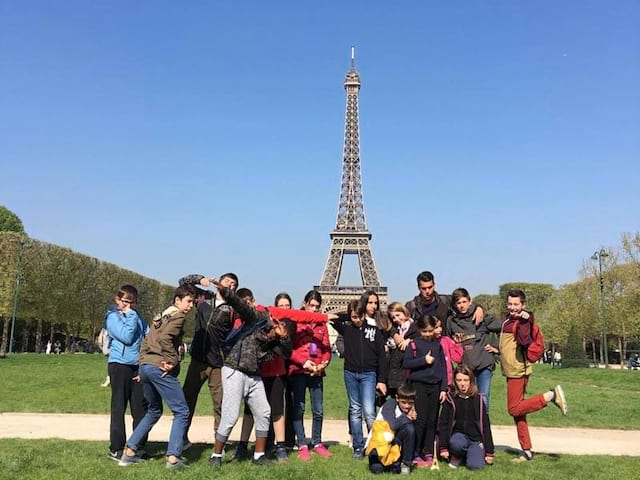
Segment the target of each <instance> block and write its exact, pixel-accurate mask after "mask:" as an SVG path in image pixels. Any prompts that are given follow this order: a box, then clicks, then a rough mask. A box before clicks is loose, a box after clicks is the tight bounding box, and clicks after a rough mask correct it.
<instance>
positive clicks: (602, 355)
mask: <svg viewBox="0 0 640 480" xmlns="http://www.w3.org/2000/svg"><path fill="white" fill-rule="evenodd" d="M600 363H604V342H603V341H602V337H600ZM606 367H607V366H606V365H605V368H606Z"/></svg>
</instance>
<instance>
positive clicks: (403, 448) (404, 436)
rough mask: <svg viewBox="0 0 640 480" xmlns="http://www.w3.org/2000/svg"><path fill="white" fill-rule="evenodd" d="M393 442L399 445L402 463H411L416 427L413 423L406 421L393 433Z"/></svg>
mask: <svg viewBox="0 0 640 480" xmlns="http://www.w3.org/2000/svg"><path fill="white" fill-rule="evenodd" d="M395 435H396V436H395V438H394V439H393V443H395V444H397V445H400V452H401V454H402V457H401V458H402V463H404V464H405V465H411V462H412V461H413V458H414V455H415V450H416V429H415V426H414V425H413V423H407V424H405V425H403V426H402V427H400V428H399V429H398V431H396V433H395Z"/></svg>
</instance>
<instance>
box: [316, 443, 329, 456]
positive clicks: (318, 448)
mask: <svg viewBox="0 0 640 480" xmlns="http://www.w3.org/2000/svg"><path fill="white" fill-rule="evenodd" d="M313 451H314V452H316V453H317V454H318V455H320V456H321V457H324V458H329V457H330V456H331V453H329V450H327V447H325V446H324V445H323V444H321V443H319V444H318V445H316V446H315V447H313Z"/></svg>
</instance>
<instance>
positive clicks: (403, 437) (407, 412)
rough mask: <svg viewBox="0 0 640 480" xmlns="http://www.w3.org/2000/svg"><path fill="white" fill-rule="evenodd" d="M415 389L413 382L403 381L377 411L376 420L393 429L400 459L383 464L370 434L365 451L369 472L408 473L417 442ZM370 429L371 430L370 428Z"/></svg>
mask: <svg viewBox="0 0 640 480" xmlns="http://www.w3.org/2000/svg"><path fill="white" fill-rule="evenodd" d="M415 403H416V389H415V387H414V386H413V385H410V384H405V385H402V386H401V387H400V388H398V393H397V394H396V397H395V398H390V399H389V400H387V401H386V402H385V403H384V405H383V406H382V408H381V409H380V411H379V412H378V416H377V417H376V421H377V420H383V421H385V422H387V423H388V424H389V427H391V431H392V432H393V436H394V437H393V440H392V441H391V443H392V445H397V446H399V447H400V462H397V461H396V462H394V463H392V464H391V465H385V463H387V462H383V461H382V460H381V456H380V454H379V452H378V449H377V448H375V447H376V446H375V445H373V444H372V441H371V440H372V436H371V434H370V435H369V438H368V439H367V448H366V453H367V455H369V470H370V471H371V472H372V473H382V472H385V471H391V472H393V473H402V474H409V473H410V472H411V462H412V460H413V454H414V450H415V444H416V433H415V429H414V425H413V423H414V422H415V421H416V409H415ZM372 431H373V430H372Z"/></svg>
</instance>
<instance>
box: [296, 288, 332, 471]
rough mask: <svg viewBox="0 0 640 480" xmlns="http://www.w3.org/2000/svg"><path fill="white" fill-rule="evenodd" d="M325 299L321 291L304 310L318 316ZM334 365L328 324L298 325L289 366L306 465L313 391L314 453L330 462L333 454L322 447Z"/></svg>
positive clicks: (300, 454)
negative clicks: (326, 384) (326, 388)
mask: <svg viewBox="0 0 640 480" xmlns="http://www.w3.org/2000/svg"><path fill="white" fill-rule="evenodd" d="M321 304H322V296H321V295H320V292H318V291H317V290H311V291H309V292H308V293H307V294H306V295H305V297H304V310H306V311H309V312H317V311H318V310H319V309H320V305H321ZM330 361H331V346H330V344H329V330H328V329H327V324H326V323H312V324H297V329H296V339H295V343H294V344H293V351H292V352H291V362H290V364H289V382H290V385H291V390H292V392H293V405H294V406H293V409H294V411H293V428H294V430H295V433H296V439H297V442H298V458H300V460H302V461H303V462H307V461H309V460H310V459H311V456H310V453H309V446H308V445H307V439H306V434H305V431H304V409H305V393H306V391H307V389H309V394H310V397H311V410H312V413H313V422H312V435H311V441H312V445H313V451H314V452H315V453H317V454H318V455H320V456H321V457H324V458H328V457H330V456H331V453H329V451H328V450H327V448H326V447H325V446H324V445H323V444H322V420H323V416H324V415H323V413H324V411H323V406H322V400H323V398H322V396H323V393H322V391H323V382H322V378H323V377H324V375H325V373H324V371H325V369H326V368H327V366H328V365H329V362H330Z"/></svg>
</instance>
